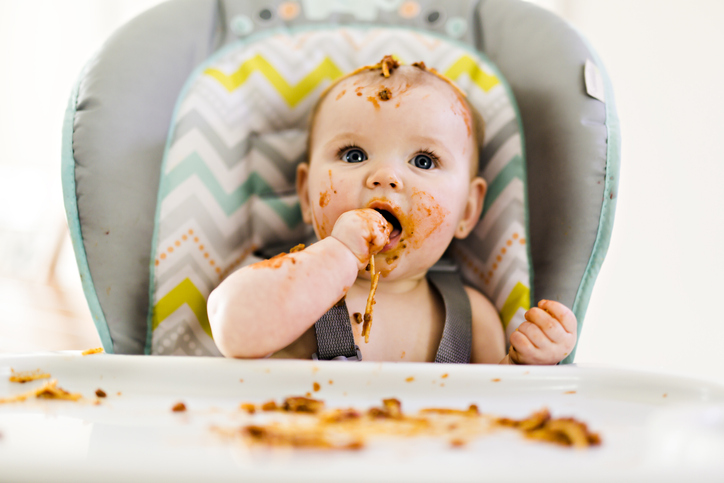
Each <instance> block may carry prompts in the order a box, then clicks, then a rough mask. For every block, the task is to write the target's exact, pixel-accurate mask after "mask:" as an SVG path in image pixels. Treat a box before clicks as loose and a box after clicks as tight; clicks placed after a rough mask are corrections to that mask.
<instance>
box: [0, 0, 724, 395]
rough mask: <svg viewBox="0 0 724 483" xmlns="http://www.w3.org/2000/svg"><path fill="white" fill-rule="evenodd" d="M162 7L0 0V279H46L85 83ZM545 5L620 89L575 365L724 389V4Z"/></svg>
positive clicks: (633, 0)
mask: <svg viewBox="0 0 724 483" xmlns="http://www.w3.org/2000/svg"><path fill="white" fill-rule="evenodd" d="M156 3H159V2H158V0H103V1H101V0H96V1H93V0H55V1H54V0H34V1H28V0H0V66H1V67H0V69H2V70H1V71H0V72H1V75H0V269H2V270H0V271H1V272H2V273H3V274H5V275H6V276H7V274H8V273H10V274H11V275H13V276H17V277H19V278H26V279H27V278H33V277H37V276H38V274H39V273H43V271H44V270H47V267H46V265H47V264H48V263H49V259H50V258H51V257H52V247H53V246H55V244H56V241H57V239H58V237H62V236H67V235H66V234H65V232H64V231H63V229H62V227H63V224H64V211H63V207H62V197H61V194H60V136H61V125H62V119H63V113H64V110H65V107H66V103H67V99H68V96H69V94H70V91H71V87H72V85H73V83H74V81H75V79H76V77H77V75H78V73H79V72H80V70H81V68H82V66H83V64H84V63H85V62H86V61H87V60H88V59H89V58H90V57H91V55H92V54H93V53H94V52H95V51H96V50H97V49H98V48H99V47H100V45H101V44H102V42H103V41H104V40H105V39H106V38H107V37H108V36H109V35H110V34H111V33H112V32H113V30H115V29H116V28H117V27H118V26H120V25H121V24H123V23H124V22H126V21H127V20H128V19H130V18H131V17H133V16H135V15H136V14H137V13H139V12H141V11H143V10H145V9H147V8H149V7H151V6H152V5H155V4H156ZM537 3H540V4H542V5H543V6H544V7H545V8H549V9H551V10H553V11H555V12H556V13H558V14H559V15H561V16H562V17H564V18H566V19H567V20H568V21H569V22H571V23H572V24H573V25H574V26H575V27H576V28H577V29H578V30H579V31H580V32H581V33H582V34H583V35H584V36H586V37H587V38H588V39H589V40H590V41H591V43H592V44H593V45H594V47H595V48H596V50H597V51H598V53H599V54H600V57H601V58H602V59H603V62H604V64H605V65H606V68H607V70H608V72H609V75H610V77H611V79H612V81H613V85H614V90H615V94H616V101H617V105H618V113H619V117H620V120H621V127H622V139H623V152H622V168H621V176H620V184H619V190H618V207H617V213H616V222H615V225H614V231H613V238H612V240H611V246H610V249H609V253H608V257H607V259H606V262H605V263H604V265H603V269H602V271H601V274H600V276H599V279H598V282H597V284H596V287H595V289H594V292H593V296H592V299H591V303H590V305H589V309H588V314H587V317H586V322H585V326H584V329H583V332H582V334H581V338H580V345H579V349H578V354H577V358H576V362H578V363H584V362H585V363H589V362H593V363H606V364H623V365H627V366H635V367H643V368H656V369H663V370H666V371H670V372H677V373H685V374H690V375H698V376H702V377H706V378H710V379H718V380H720V381H723V382H724V362H722V360H721V358H720V356H719V352H720V349H721V345H722V344H721V342H720V341H722V340H724V316H722V312H723V311H722V310H721V309H720V308H719V301H720V300H721V299H722V292H723V290H722V289H724V283H722V272H724V210H723V208H724V190H722V188H721V184H722V180H724V148H722V139H723V138H724V117H723V116H722V112H724V88H723V87H722V84H724V82H723V80H724V61H723V58H724V56H723V55H722V51H721V50H722V48H724V28H722V25H724V2H721V1H719V0H688V1H682V0H677V1H667V0H548V1H546V0H541V1H539V2H537ZM63 246H64V249H63V252H62V256H61V261H60V265H59V272H58V273H57V276H58V281H59V283H61V284H63V285H65V286H67V287H70V288H75V289H77V288H78V287H79V286H80V283H79V281H78V275H77V271H76V268H75V265H74V261H73V259H72V254H71V252H70V250H69V247H68V244H65V245H63ZM0 310H2V307H0ZM89 324H90V322H89ZM91 330H92V329H91Z"/></svg>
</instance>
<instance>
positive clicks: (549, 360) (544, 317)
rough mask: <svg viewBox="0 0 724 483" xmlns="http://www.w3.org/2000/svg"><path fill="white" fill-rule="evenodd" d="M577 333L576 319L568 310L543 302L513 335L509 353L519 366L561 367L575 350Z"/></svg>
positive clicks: (563, 306) (558, 305)
mask: <svg viewBox="0 0 724 483" xmlns="http://www.w3.org/2000/svg"><path fill="white" fill-rule="evenodd" d="M577 332H578V322H577V321H576V316H575V315H574V314H573V312H571V310H570V309H569V308H568V307H566V306H565V305H563V304H561V303H559V302H554V301H551V300H541V301H540V302H538V307H533V308H532V309H530V310H529V311H528V312H526V313H525V322H523V323H522V324H520V326H519V327H518V328H517V329H516V331H515V332H513V333H512V334H511V335H510V351H509V353H508V354H509V356H510V359H511V360H512V361H513V362H515V363H516V364H540V365H544V364H557V363H558V362H560V361H562V360H563V359H565V358H566V356H568V354H570V353H571V351H572V350H573V348H574V347H575V345H576V339H577Z"/></svg>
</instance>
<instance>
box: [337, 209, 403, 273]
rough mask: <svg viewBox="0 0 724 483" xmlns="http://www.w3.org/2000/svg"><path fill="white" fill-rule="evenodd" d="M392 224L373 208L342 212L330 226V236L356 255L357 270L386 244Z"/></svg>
mask: <svg viewBox="0 0 724 483" xmlns="http://www.w3.org/2000/svg"><path fill="white" fill-rule="evenodd" d="M391 231H392V226H391V225H390V224H389V223H387V220H385V218H384V217H383V216H382V215H381V214H379V213H378V212H376V211H375V210H372V209H369V208H365V209H360V210H352V211H348V212H346V213H342V216H340V217H339V218H337V221H336V222H335V224H334V228H332V236H333V237H334V238H336V239H337V240H339V241H341V242H342V243H343V244H344V245H345V246H346V247H347V248H349V249H350V251H351V252H352V253H353V254H354V256H355V257H357V260H359V262H360V265H359V267H358V269H359V270H361V269H362V268H364V267H366V266H367V263H368V262H369V260H370V257H371V256H372V255H375V254H376V253H378V252H379V251H380V250H382V249H383V248H384V247H385V245H387V243H388V241H389V239H390V232H391Z"/></svg>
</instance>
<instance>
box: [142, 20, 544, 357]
mask: <svg viewBox="0 0 724 483" xmlns="http://www.w3.org/2000/svg"><path fill="white" fill-rule="evenodd" d="M390 53H392V54H393V55H395V56H396V57H397V58H398V59H400V60H401V61H402V62H403V63H405V64H410V63H412V62H416V61H420V60H422V61H424V62H425V63H426V64H427V65H428V66H432V67H435V68H436V69H437V70H438V71H440V72H442V73H443V74H445V75H446V76H447V77H449V78H450V79H452V80H454V81H455V82H456V83H457V84H458V85H459V86H460V87H461V88H462V89H463V90H464V91H466V92H467V94H468V96H469V99H470V102H472V103H473V104H474V105H475V106H476V107H477V108H478V109H479V110H480V113H481V115H482V117H483V118H484V120H485V123H486V138H487V139H486V142H485V146H484V149H483V158H482V159H481V164H480V174H481V175H482V176H483V177H484V178H485V179H486V180H487V181H488V186H489V187H488V194H487V197H486V202H485V212H484V214H483V217H482V219H481V221H480V222H479V223H478V226H477V228H476V229H475V231H474V233H473V234H472V235H471V236H470V237H469V238H468V239H466V240H464V241H458V242H455V243H454V245H453V246H452V253H453V254H454V256H455V257H457V259H458V261H459V263H460V266H461V268H462V272H463V276H464V277H465V279H466V282H467V283H468V284H470V285H473V286H475V287H477V288H478V289H479V290H480V291H481V292H483V293H484V294H486V295H487V296H488V298H490V299H491V301H492V302H493V303H494V304H495V306H496V307H497V308H498V310H499V311H500V314H501V317H502V320H503V323H504V325H505V326H506V332H507V333H508V334H510V332H512V331H513V330H514V329H515V328H516V327H517V326H518V325H519V324H520V322H521V321H522V314H523V313H524V311H525V310H527V309H528V307H529V287H530V282H529V280H530V275H529V264H528V250H527V246H526V239H525V238H526V221H525V220H526V213H525V160H524V152H523V146H522V139H521V135H520V132H521V131H520V125H521V124H520V122H519V119H518V115H517V109H516V107H515V103H514V100H513V98H512V95H511V92H510V89H509V88H508V86H507V84H506V83H505V81H504V80H503V79H502V77H501V75H500V73H499V72H498V71H497V69H496V68H495V67H494V66H493V65H492V64H491V63H490V62H489V61H488V60H487V59H485V57H483V56H482V55H481V54H479V53H477V52H475V51H473V50H471V49H470V48H469V47H467V46H463V45H460V44H457V43H453V42H451V41H448V40H444V39H441V38H439V37H434V36H432V35H429V34H425V33H421V32H418V31H412V30H405V29H388V28H386V29H383V28H372V29H361V28H360V29H355V28H344V29H342V28H336V29H333V30H316V31H309V30H305V31H301V32H299V33H290V31H285V32H283V33H274V34H266V35H261V36H259V37H256V38H253V37H252V38H250V39H247V40H245V41H240V42H239V43H236V44H233V45H230V46H228V47H227V48H225V49H223V50H222V51H220V52H218V53H217V54H215V55H214V56H213V57H212V58H210V59H209V60H208V61H207V62H206V63H205V64H204V65H202V66H201V67H200V68H199V69H197V71H196V72H195V73H194V74H193V75H192V76H191V77H190V79H189V80H188V82H187V84H186V87H185V89H184V91H183V92H182V94H181V96H180V98H179V101H178V103H177V106H176V112H175V114H174V118H173V121H172V128H171V131H170V135H169V140H168V145H167V148H166V153H165V157H164V162H163V168H162V175H161V184H160V188H159V198H158V208H157V214H156V230H155V234H154V247H155V248H154V253H153V254H152V260H154V264H153V267H152V270H151V293H152V304H151V307H150V308H149V326H150V328H151V330H152V339H151V353H153V354H185V355H219V352H218V350H217V349H216V347H215V345H214V342H213V340H212V338H211V330H210V328H209V321H208V318H207V315H206V298H207V297H208V295H209V293H210V292H211V290H213V289H214V288H215V287H216V286H217V285H218V284H219V283H220V282H221V280H222V279H223V278H224V277H225V276H226V275H227V274H229V273H230V272H231V271H233V270H234V269H236V268H238V267H239V266H241V265H243V264H245V263H249V262H250V261H253V260H255V258H254V257H253V256H252V255H251V254H252V253H253V252H254V251H255V250H257V249H259V248H261V247H264V246H267V245H269V244H279V243H289V244H290V246H291V244H293V243H295V242H297V241H299V240H302V239H306V238H308V237H309V236H310V234H311V228H309V227H308V226H306V225H304V223H303V222H302V219H301V213H300V210H299V204H298V199H297V197H296V194H295V189H294V177H295V172H296V165H297V164H298V163H299V162H300V161H301V160H302V159H304V156H305V147H306V146H305V143H306V127H307V119H308V115H309V111H310V110H311V108H312V106H313V105H314V103H315V101H316V99H317V98H318V96H319V94H320V93H321V92H322V90H324V88H325V87H326V86H328V85H329V83H330V82H331V81H332V80H334V79H336V78H337V77H339V76H341V75H343V74H344V73H345V72H348V71H350V70H353V69H355V68H357V67H359V66H361V65H367V64H373V63H375V62H377V61H379V59H381V58H382V57H383V56H384V55H386V54H390Z"/></svg>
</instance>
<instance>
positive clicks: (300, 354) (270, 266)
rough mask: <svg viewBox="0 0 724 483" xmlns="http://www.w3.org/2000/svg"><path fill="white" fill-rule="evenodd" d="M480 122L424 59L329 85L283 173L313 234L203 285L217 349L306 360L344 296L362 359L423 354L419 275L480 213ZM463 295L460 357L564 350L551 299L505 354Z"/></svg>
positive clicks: (423, 285)
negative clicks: (373, 281) (298, 155)
mask: <svg viewBox="0 0 724 483" xmlns="http://www.w3.org/2000/svg"><path fill="white" fill-rule="evenodd" d="M482 128H483V126H482V120H481V119H480V117H479V115H477V113H476V112H475V110H474V109H473V108H472V107H471V106H470V104H469V103H468V101H467V99H466V97H465V95H464V94H463V93H462V92H461V91H460V90H459V89H458V88H457V87H455V86H454V85H453V84H452V83H451V82H450V81H448V80H447V79H445V78H444V77H443V76H441V75H440V74H438V73H437V72H435V71H434V70H430V69H427V68H426V67H425V66H424V64H413V65H411V66H399V65H398V64H397V62H395V61H394V60H392V58H391V57H389V56H387V57H385V59H383V61H382V62H381V63H380V64H378V65H375V66H370V67H365V68H362V69H358V70H357V71H355V72H353V73H351V74H349V75H348V76H345V77H343V78H342V79H340V80H338V81H337V82H336V83H334V84H333V85H332V86H331V87H330V88H329V89H328V90H327V91H326V92H325V93H324V94H323V95H322V97H321V99H320V100H319V102H318V103H317V106H316V107H315V110H314V112H313V115H312V118H311V121H310V127H309V130H310V131H309V141H308V153H309V161H308V163H302V164H300V165H299V167H298V169H297V191H298V194H299V199H300V205H301V209H302V215H303V218H304V221H305V222H306V223H311V224H312V226H313V228H314V231H315V233H316V235H317V237H318V239H319V241H318V242H316V243H314V244H312V245H310V246H309V247H307V248H306V249H304V250H301V251H295V252H293V253H290V254H283V255H281V256H278V257H274V258H272V259H269V260H265V261H263V262H260V263H257V264H254V265H250V266H248V267H245V268H242V269H240V270H238V271H236V272H235V273H233V274H232V275H230V276H229V277H228V278H227V279H226V280H224V281H223V282H222V283H221V284H220V285H219V286H218V287H217V288H216V290H214V291H213V292H212V293H211V295H210V296H209V299H208V312H209V321H210V323H211V329H212V332H213V335H214V341H215V342H216V344H217V346H218V348H219V350H220V351H221V352H222V353H223V354H224V355H225V356H227V357H240V358H260V357H267V356H273V357H284V358H303V359H309V358H310V357H311V356H312V354H313V353H315V352H317V340H316V336H315V322H317V321H318V320H319V319H320V318H321V317H322V316H323V315H324V314H325V313H327V311H328V310H330V308H331V307H333V306H335V305H336V304H337V302H339V301H340V300H342V299H344V301H345V303H346V306H347V308H348V310H349V317H350V319H351V320H350V322H351V326H352V331H353V334H354V342H355V343H356V344H357V345H358V346H359V347H360V348H361V353H362V357H363V359H364V360H367V361H415V362H423V361H426V362H432V361H434V360H435V355H436V352H437V349H438V346H439V345H440V341H441V337H442V333H443V326H444V321H445V307H444V305H443V301H442V299H441V296H440V295H439V294H438V292H437V291H436V290H435V289H434V288H433V286H432V285H431V284H430V282H429V280H428V277H427V272H428V270H429V269H430V267H432V266H433V265H434V264H435V263H436V262H437V261H438V259H440V257H441V256H442V255H443V253H444V252H445V250H446V249H447V248H448V246H449V244H450V242H451V241H452V240H453V239H454V238H465V237H466V236H468V234H469V233H470V232H471V231H472V230H473V228H474V227H475V225H476V223H477V222H478V219H479V218H480V214H481V212H482V208H483V199H484V197H485V191H486V187H487V185H486V183H485V181H484V180H483V179H482V178H480V177H478V176H477V170H478V156H479V149H480V148H481V147H482V139H481V137H482ZM371 257H374V266H375V268H376V270H377V271H378V272H380V278H379V282H378V285H377V290H376V295H375V301H376V305H374V329H373V330H372V331H371V336H370V338H369V342H368V343H365V338H364V336H363V335H362V327H363V325H362V324H359V323H357V322H358V320H355V319H357V318H359V314H361V313H364V312H365V307H366V304H367V299H368V295H369V292H370V272H369V271H367V270H366V268H368V265H369V264H370V259H371ZM465 292H466V294H467V297H468V299H469V300H470V307H471V309H472V347H471V356H470V359H471V360H470V362H476V363H501V364H513V363H514V364H556V363H558V362H559V361H561V360H563V359H564V358H565V357H566V356H567V355H568V354H569V353H570V352H571V350H573V347H574V345H575V343H576V337H577V335H576V331H577V324H576V318H575V316H574V315H573V313H572V312H571V311H570V310H569V309H568V308H567V307H565V306H564V305H562V304H560V303H558V302H553V301H546V300H543V301H540V302H539V304H538V307H534V308H532V309H531V310H529V311H528V312H527V313H526V314H525V318H526V321H525V322H523V323H522V324H521V325H520V327H519V328H518V330H516V331H515V332H514V333H513V334H511V336H510V350H509V351H508V353H507V354H506V350H505V348H506V343H505V334H504V332H503V326H502V323H501V321H500V317H499V315H498V313H497V311H496V309H495V307H494V306H493V305H492V304H491V302H490V301H488V300H487V299H486V298H485V297H484V296H483V295H482V294H481V293H480V292H478V291H477V290H475V289H474V288H471V287H467V286H466V287H465Z"/></svg>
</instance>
